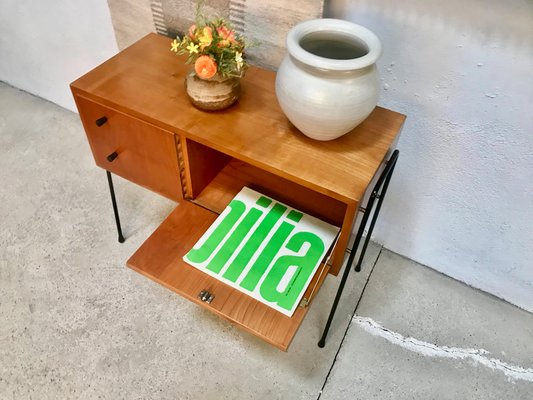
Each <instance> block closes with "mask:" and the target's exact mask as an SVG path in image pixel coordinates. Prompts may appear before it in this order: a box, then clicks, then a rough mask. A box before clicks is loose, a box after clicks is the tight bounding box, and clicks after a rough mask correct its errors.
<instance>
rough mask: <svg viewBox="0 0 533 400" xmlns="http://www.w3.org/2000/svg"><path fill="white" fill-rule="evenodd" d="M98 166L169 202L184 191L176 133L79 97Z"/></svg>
mask: <svg viewBox="0 0 533 400" xmlns="http://www.w3.org/2000/svg"><path fill="white" fill-rule="evenodd" d="M75 100H76V104H77V106H78V110H79V112H80V118H81V120H82V122H83V126H84V127H85V132H86V133H87V139H88V140H89V144H90V146H91V150H92V153H93V156H94V160H95V162H96V165H98V166H99V167H102V168H104V169H106V170H108V171H110V172H113V173H115V174H117V175H119V176H121V177H123V178H124V179H127V180H129V181H132V182H135V183H137V184H138V185H141V186H144V187H145V188H147V189H150V190H152V191H154V192H157V193H159V194H162V195H163V196H165V197H168V198H169V199H172V200H175V201H180V200H182V199H183V195H182V193H183V191H182V187H181V181H180V173H179V167H178V156H177V151H176V138H178V139H179V137H176V136H175V135H174V134H173V133H171V132H168V131H165V130H163V129H160V128H157V127H155V126H153V125H151V124H148V123H145V122H143V121H141V120H139V119H137V118H134V117H131V116H128V115H126V114H123V113H121V112H119V111H115V110H113V109H111V108H108V107H106V106H103V105H101V104H98V103H95V102H93V101H92V100H88V99H86V98H84V97H82V96H75Z"/></svg>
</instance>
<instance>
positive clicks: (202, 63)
mask: <svg viewBox="0 0 533 400" xmlns="http://www.w3.org/2000/svg"><path fill="white" fill-rule="evenodd" d="M194 70H195V71H196V75H198V77H199V78H201V79H209V78H212V77H213V76H215V74H216V73H217V64H216V63H215V60H213V59H212V58H211V57H209V56H200V57H198V59H197V60H196V62H195V63H194Z"/></svg>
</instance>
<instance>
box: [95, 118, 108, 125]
mask: <svg viewBox="0 0 533 400" xmlns="http://www.w3.org/2000/svg"><path fill="white" fill-rule="evenodd" d="M106 122H107V117H102V118H98V119H97V120H96V126H102V125H103V124H105V123H106Z"/></svg>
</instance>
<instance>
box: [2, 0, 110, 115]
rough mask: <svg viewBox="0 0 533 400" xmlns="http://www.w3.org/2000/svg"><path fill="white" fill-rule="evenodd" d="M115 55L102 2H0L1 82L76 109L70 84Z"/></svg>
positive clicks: (105, 10)
mask: <svg viewBox="0 0 533 400" xmlns="http://www.w3.org/2000/svg"><path fill="white" fill-rule="evenodd" d="M116 52H117V44H116V40H115V36H114V33H113V26H112V25H111V17H110V15H109V8H108V6H107V2H106V0H91V1H86V0H54V1H51V0H48V1H46V0H39V1H31V0H2V1H1V2H0V80H1V81H4V82H7V83H9V84H10V85H13V86H16V87H18V88H21V89H23V90H26V91H28V92H30V93H33V94H36V95H38V96H41V97H43V98H45V99H48V100H51V101H53V102H54V103H57V104H59V105H61V106H63V107H66V108H68V109H70V110H75V106H74V101H73V100H72V95H71V94H70V90H69V87H68V85H69V83H70V82H72V81H73V80H75V79H76V78H78V77H79V76H81V75H83V74H84V73H85V72H87V71H89V70H90V69H92V68H94V67H95V66H96V65H98V64H100V63H101V62H103V61H105V60H106V59H107V58H109V57H111V56H113V55H114V54H116Z"/></svg>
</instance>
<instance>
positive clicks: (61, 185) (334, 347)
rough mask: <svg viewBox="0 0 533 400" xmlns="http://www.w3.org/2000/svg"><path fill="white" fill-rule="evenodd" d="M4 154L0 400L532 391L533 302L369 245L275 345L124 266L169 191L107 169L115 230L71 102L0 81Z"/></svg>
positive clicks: (513, 394) (101, 178)
mask: <svg viewBox="0 0 533 400" xmlns="http://www.w3.org/2000/svg"><path fill="white" fill-rule="evenodd" d="M0 156H1V157H0V182H1V186H0V204H1V207H0V221H1V224H0V399H2V400H3V399H40V400H41V399H96V398H102V399H211V398H223V399H291V400H292V399H318V398H320V399H323V400H326V399H328V400H329V399H370V398H379V399H384V398H387V399H388V398H390V399H418V398H424V399H427V398H431V399H456V398H469V399H470V398H472V399H474V398H476V399H477V398H479V399H501V398H506V399H532V398H533V315H532V314H530V313H527V312H525V311H522V310H520V309H517V308H516V307H513V306H511V305H509V304H507V303H505V302H503V301H501V300H499V299H496V298H494V297H492V296H490V295H487V294H485V293H482V292H479V291H477V290H474V289H472V288H470V287H468V286H465V285H464V284H462V283H459V282H457V281H454V280H452V279H450V278H448V277H445V276H443V275H440V274H439V273H437V272H435V271H433V270H431V269H428V268H426V267H423V266H420V265H418V264H416V263H414V262H411V261H409V260H406V259H404V258H401V257H399V256H397V255H395V254H393V253H391V252H389V251H387V250H384V249H381V248H380V247H379V246H378V245H372V246H371V247H370V249H369V253H368V255H367V259H366V264H365V266H364V268H363V273H361V274H358V275H356V274H353V275H352V276H351V279H350V280H349V285H348V287H347V289H346V290H345V296H344V299H343V301H342V302H341V308H340V309H339V310H338V313H337V316H336V319H335V322H334V324H333V326H332V330H331V333H330V337H329V341H328V343H327V345H326V348H324V349H319V348H318V347H316V342H317V340H318V338H319V335H320V331H321V328H322V327H323V324H324V322H325V319H326V318H327V315H328V312H329V307H330V305H331V301H332V298H333V295H334V293H335V290H336V287H337V284H338V278H331V277H329V278H328V279H327V280H326V284H325V286H324V288H323V289H322V290H321V291H320V293H319V295H318V297H317V298H316V300H315V302H314V303H313V306H312V308H311V310H310V312H309V314H308V317H307V318H306V320H305V321H304V324H303V325H302V327H301V329H300V332H299V333H298V334H297V336H296V338H295V340H294V342H293V344H292V346H291V347H290V349H289V352H288V353H283V352H281V351H279V350H276V349H274V348H272V347H271V346H269V345H267V344H265V343H263V342H262V341H260V340H258V339H256V338H255V337H253V336H251V335H249V334H247V333H245V332H243V331H241V330H239V329H236V328H234V327H233V326H231V325H230V324H229V323H227V322H225V321H223V320H221V319H219V318H217V317H215V316H214V315H211V314H210V313H208V312H207V311H204V310H203V309H200V308H199V307H197V306H196V305H194V304H192V303H190V302H189V301H187V300H184V299H182V298H181V297H179V296H177V295H175V294H174V293H172V292H170V291H168V290H167V289H164V288H163V287H161V286H159V285H157V284H155V283H153V282H152V281H149V280H148V279H146V278H144V277H142V276H140V275H138V274H137V273H135V272H133V271H131V270H129V269H127V268H126V267H125V265H124V264H125V261H126V260H127V259H128V257H129V256H130V255H131V254H132V253H133V252H134V251H135V249H136V248H137V247H138V246H139V245H140V244H141V243H142V242H143V241H144V240H145V239H146V238H147V237H148V235H149V234H150V233H151V232H152V231H153V230H154V229H155V228H156V227H157V226H158V224H159V223H160V222H161V221H162V220H163V218H164V217H165V216H166V215H167V214H168V213H169V212H170V211H171V210H172V208H173V207H174V204H173V203H172V202H170V201H168V200H165V199H163V198H161V197H159V196H157V195H155V194H153V193H150V192H148V191H146V190H144V189H141V188H139V187H137V186H135V185H133V184H130V183H129V182H126V181H123V180H121V179H119V178H116V179H115V182H116V192H117V197H118V201H119V207H120V211H121V216H122V220H123V228H124V233H125V236H126V238H127V240H126V242H125V243H124V244H119V243H117V241H116V234H115V228H114V220H113V214H112V209H111V204H110V199H109V193H108V189H107V182H106V179H105V173H104V172H103V171H102V170H100V169H98V168H97V167H95V166H94V162H93V160H92V156H91V154H90V149H89V146H88V144H87V142H86V139H85V135H84V133H83V129H82V126H81V123H80V122H79V119H78V116H77V115H76V114H74V113H71V112H69V111H66V110H64V109H61V108H60V107H58V106H56V105H53V104H51V103H49V102H46V101H44V100H42V99H39V98H36V97H34V96H31V95H29V94H26V93H24V92H21V91H19V90H17V89H14V88H11V87H9V86H6V85H4V84H1V83H0ZM367 280H368V283H367ZM365 284H366V287H365ZM363 288H364V293H363ZM362 293H363V294H362ZM361 295H362V297H361ZM359 300H360V303H359V305H358V307H357V310H355V308H356V305H357V304H358V301H359ZM354 311H355V314H354Z"/></svg>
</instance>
